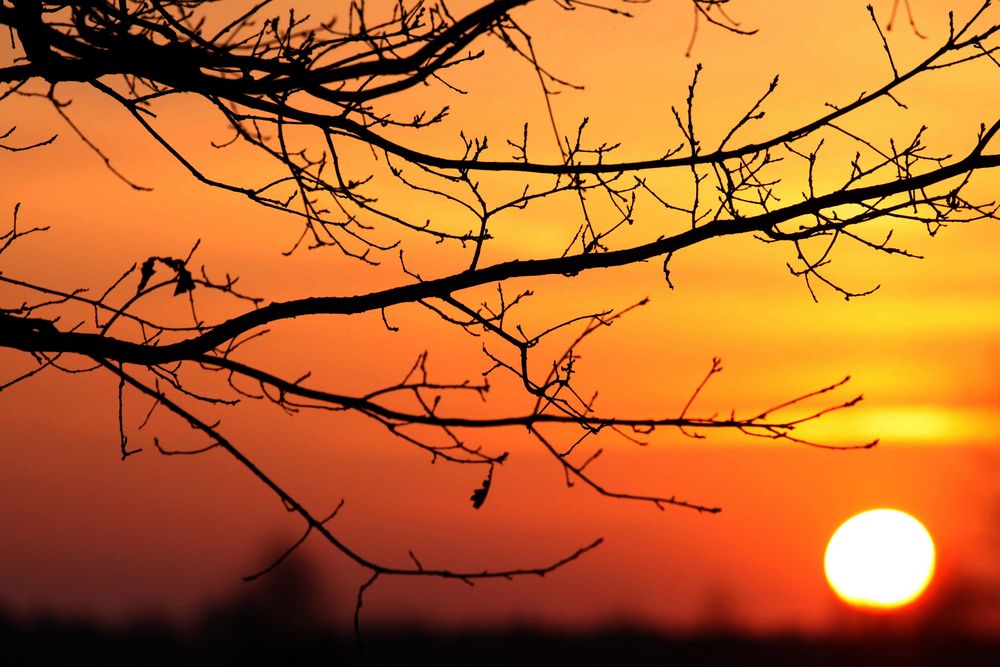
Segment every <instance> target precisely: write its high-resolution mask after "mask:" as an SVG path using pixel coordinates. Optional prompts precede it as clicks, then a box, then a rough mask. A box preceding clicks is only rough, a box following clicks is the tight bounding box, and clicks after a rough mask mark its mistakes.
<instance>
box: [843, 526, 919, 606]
mask: <svg viewBox="0 0 1000 667" xmlns="http://www.w3.org/2000/svg"><path fill="white" fill-rule="evenodd" d="M824 565H825V569H826V579H827V581H829V582H830V586H831V587H832V588H833V590H834V592H835V593H836V594H837V595H838V596H839V597H840V598H841V599H842V600H844V601H845V602H847V603H849V604H852V605H855V606H859V607H874V608H878V609H892V608H895V607H901V606H903V605H905V604H908V603H910V602H912V601H913V600H915V599H916V598H917V597H919V596H920V594H921V593H923V592H924V589H926V588H927V585H928V584H929V583H930V581H931V577H932V576H933V575H934V542H933V541H932V540H931V536H930V534H929V533H928V532H927V529H926V528H924V527H923V525H921V523H920V522H919V521H917V520H916V519H914V518H913V517H912V516H910V515H909V514H906V513H905V512H900V511H898V510H891V509H877V510H870V511H868V512H862V513H861V514H858V515H856V516H854V517H851V518H850V519H848V520H847V521H845V522H844V524H843V525H841V526H840V528H838V529H837V531H836V532H835V533H834V534H833V537H831V538H830V543H829V544H828V545H827V547H826V558H825V559H824Z"/></svg>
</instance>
